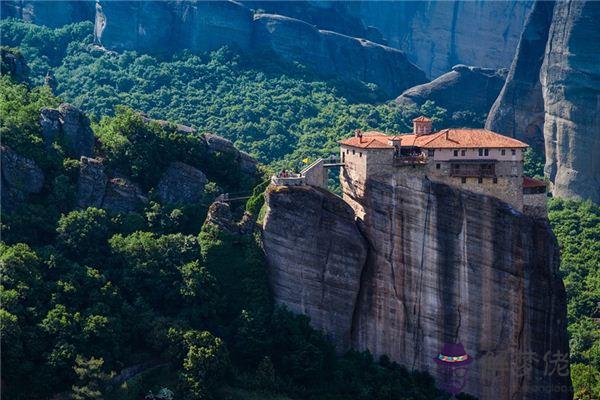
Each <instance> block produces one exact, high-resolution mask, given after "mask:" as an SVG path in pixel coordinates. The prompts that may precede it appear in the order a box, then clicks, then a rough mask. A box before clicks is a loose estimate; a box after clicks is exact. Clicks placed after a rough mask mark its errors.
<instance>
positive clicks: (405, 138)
mask: <svg viewBox="0 0 600 400" xmlns="http://www.w3.org/2000/svg"><path fill="white" fill-rule="evenodd" d="M392 138H393V139H395V140H398V139H400V144H401V146H415V147H422V148H426V149H469V148H496V149H497V148H512V149H515V148H526V147H528V146H527V144H526V143H523V142H521V141H520V140H517V139H513V138H511V137H508V136H504V135H500V134H498V133H495V132H492V131H488V130H487V129H444V130H441V131H439V132H435V133H431V134H429V135H422V136H416V135H413V134H405V135H394V136H388V135H386V134H385V133H382V132H378V131H369V132H365V133H363V137H362V139H361V138H356V137H351V138H348V139H344V140H342V141H340V143H341V144H344V145H346V146H353V147H360V148H372V149H373V148H379V149H389V148H392V147H393V146H391V145H390V144H388V140H390V139H392Z"/></svg>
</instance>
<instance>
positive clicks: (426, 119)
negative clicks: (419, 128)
mask: <svg viewBox="0 0 600 400" xmlns="http://www.w3.org/2000/svg"><path fill="white" fill-rule="evenodd" d="M413 122H431V120H430V119H429V118H427V117H424V116H422V115H421V116H420V117H417V118H415V119H413Z"/></svg>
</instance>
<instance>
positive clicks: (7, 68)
mask: <svg viewBox="0 0 600 400" xmlns="http://www.w3.org/2000/svg"><path fill="white" fill-rule="evenodd" d="M0 75H9V76H12V78H13V79H14V80H16V81H17V82H26V81H27V78H28V75H29V67H27V63H26V62H25V59H24V58H23V55H22V54H21V53H20V52H19V51H15V50H12V49H8V48H5V47H2V48H0Z"/></svg>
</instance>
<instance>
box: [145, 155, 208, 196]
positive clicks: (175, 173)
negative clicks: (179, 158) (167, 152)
mask: <svg viewBox="0 0 600 400" xmlns="http://www.w3.org/2000/svg"><path fill="white" fill-rule="evenodd" d="M206 181H207V179H206V175H204V173H202V171H200V170H199V169H196V168H194V167H192V166H190V165H187V164H184V163H182V162H174V163H172V164H171V165H169V166H168V167H167V170H166V171H165V172H164V174H163V175H162V177H161V178H160V181H159V182H158V188H157V191H158V197H159V199H160V200H161V202H163V203H165V204H193V203H198V202H199V201H200V200H202V196H203V194H204V185H205V184H206Z"/></svg>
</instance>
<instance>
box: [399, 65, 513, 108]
mask: <svg viewBox="0 0 600 400" xmlns="http://www.w3.org/2000/svg"><path fill="white" fill-rule="evenodd" d="M504 79H505V73H504V71H503V70H499V71H497V70H494V69H486V68H477V67H467V66H466V65H455V66H454V67H452V71H450V72H448V73H445V74H444V75H442V76H440V77H438V78H436V79H434V80H433V81H431V82H429V83H424V84H422V85H418V86H415V87H413V88H410V89H408V90H406V91H404V93H402V94H401V95H400V96H399V97H398V98H397V99H396V102H397V103H398V104H401V105H407V106H410V105H414V106H417V107H420V106H421V105H422V104H423V103H425V102H426V101H427V100H432V101H434V102H435V104H436V105H437V106H440V107H443V108H445V109H446V110H448V112H449V114H450V115H452V113H454V112H456V111H470V112H473V113H475V114H479V115H485V114H487V112H488V111H489V109H490V107H491V106H492V104H493V102H494V100H496V98H497V97H498V94H499V93H500V90H501V89H502V86H503V85H504Z"/></svg>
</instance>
